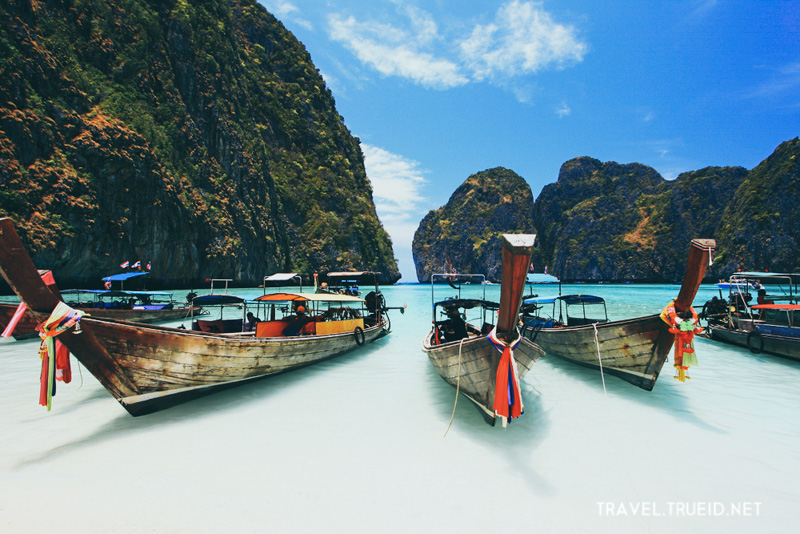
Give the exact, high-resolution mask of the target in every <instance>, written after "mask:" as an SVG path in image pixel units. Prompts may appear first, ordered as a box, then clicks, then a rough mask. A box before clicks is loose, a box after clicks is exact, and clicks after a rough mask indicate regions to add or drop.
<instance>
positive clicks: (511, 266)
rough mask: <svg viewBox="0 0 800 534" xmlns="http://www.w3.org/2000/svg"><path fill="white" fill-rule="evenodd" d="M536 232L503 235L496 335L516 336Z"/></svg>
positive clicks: (507, 340) (508, 337)
mask: <svg viewBox="0 0 800 534" xmlns="http://www.w3.org/2000/svg"><path fill="white" fill-rule="evenodd" d="M535 239H536V236H535V235H534V234H503V236H502V238H501V242H502V244H503V264H502V265H503V272H502V274H501V286H500V309H499V310H498V312H497V335H498V337H501V338H504V339H505V341H506V342H511V341H513V340H514V339H515V338H516V333H517V323H518V322H519V306H520V303H521V302H522V294H523V292H524V291H525V281H526V280H527V276H528V266H529V265H530V264H531V254H533V242H534V240H535Z"/></svg>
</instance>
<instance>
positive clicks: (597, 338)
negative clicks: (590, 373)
mask: <svg viewBox="0 0 800 534" xmlns="http://www.w3.org/2000/svg"><path fill="white" fill-rule="evenodd" d="M592 326H593V327H594V343H595V345H597V361H598V362H600V378H602V379H603V395H606V377H605V375H604V374H603V359H602V358H601V357H600V338H599V336H598V334H597V323H592Z"/></svg>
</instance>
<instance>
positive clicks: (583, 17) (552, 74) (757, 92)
mask: <svg viewBox="0 0 800 534" xmlns="http://www.w3.org/2000/svg"><path fill="white" fill-rule="evenodd" d="M259 1H260V2H261V4H263V5H264V6H265V7H266V8H267V10H268V11H270V12H271V13H272V14H273V15H275V16H276V17H277V18H278V19H279V20H280V21H281V22H283V24H284V25H285V26H286V28H287V29H289V30H290V31H291V32H292V33H293V34H294V35H295V36H296V37H297V38H298V39H299V40H300V41H301V42H302V43H303V44H304V45H305V46H306V48H307V50H308V51H309V53H310V54H311V59H312V61H313V62H314V64H315V65H316V67H317V68H318V69H319V70H320V72H321V73H322V75H323V77H324V79H325V81H326V83H327V85H328V87H329V88H330V89H331V91H332V93H333V96H334V98H335V99H336V108H337V110H338V111H339V113H340V114H341V115H342V117H344V122H345V124H346V125H347V127H348V128H349V129H350V131H351V132H352V134H353V135H355V136H357V137H359V138H360V140H361V144H362V149H363V151H364V155H365V164H366V169H367V174H368V176H369V178H370V180H371V182H372V186H373V191H374V199H375V204H376V207H377V210H378V215H379V216H380V218H381V221H382V223H383V225H384V227H385V228H386V229H387V231H388V232H389V234H390V235H391V237H392V241H393V245H394V250H395V256H396V257H397V258H398V260H399V267H400V271H401V273H402V274H403V279H402V280H401V282H416V276H415V274H414V266H413V261H412V256H411V240H412V238H413V234H414V230H416V228H417V226H418V225H419V222H420V221H421V220H422V217H424V216H425V214H426V213H427V212H428V211H429V210H431V209H436V208H438V207H440V206H442V205H443V204H445V203H446V202H447V200H448V199H449V197H450V195H451V194H452V193H453V191H454V190H455V189H456V188H457V187H458V186H459V185H460V184H461V183H463V182H464V180H465V179H466V178H467V177H468V176H469V175H471V174H474V173H476V172H480V171H482V170H485V169H489V168H493V167H498V166H502V167H506V168H509V169H511V170H513V171H515V172H516V173H517V174H519V175H520V176H522V177H523V178H525V179H526V180H527V182H528V183H529V184H530V185H531V188H532V190H533V194H534V196H538V194H539V193H540V192H541V189H542V187H544V186H545V185H547V184H549V183H553V182H555V181H556V180H557V179H558V171H559V169H560V167H561V165H562V164H563V163H564V162H566V161H568V160H569V159H572V158H574V157H578V156H590V157H593V158H597V159H599V160H601V161H616V162H618V163H632V162H637V163H642V164H644V165H649V166H651V167H653V168H655V169H656V170H657V171H658V172H659V173H661V175H662V176H664V178H667V179H674V178H675V177H677V176H678V175H679V174H680V173H682V172H686V171H692V170H698V169H701V168H703V167H708V166H728V165H740V166H743V167H746V168H748V169H750V168H753V167H754V166H756V165H757V164H758V163H759V162H761V161H762V160H763V159H764V158H766V157H767V156H769V154H771V153H772V151H773V150H774V149H775V147H777V146H778V145H779V144H780V143H781V142H783V141H786V140H788V139H792V138H794V137H796V136H798V135H800V7H798V4H797V2H796V0H792V1H778V0H758V1H757V0H747V1H745V0H741V1H726V0H674V1H670V2H662V1H648V0H638V1H636V0H630V1H628V0H605V1H597V0H572V1H567V0H545V1H541V2H530V1H524V0H510V1H494V2H492V1H486V0H484V1H470V0H465V1H455V0H426V1H422V0H368V1H364V0H328V1H326V0H259Z"/></svg>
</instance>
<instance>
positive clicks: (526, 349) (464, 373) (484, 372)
mask: <svg viewBox="0 0 800 534" xmlns="http://www.w3.org/2000/svg"><path fill="white" fill-rule="evenodd" d="M432 337H433V332H432V331H431V332H430V333H429V334H428V336H427V337H426V338H425V340H424V341H423V343H422V350H423V351H424V352H425V353H426V354H427V355H428V358H429V359H430V361H431V363H432V364H433V368H434V369H435V370H436V372H437V373H439V376H441V377H442V378H443V379H444V380H445V382H447V383H448V384H450V385H451V386H453V387H455V388H458V391H459V392H460V393H463V394H464V395H465V396H466V397H467V398H468V399H470V400H471V401H472V402H473V403H475V405H476V406H477V407H478V408H479V409H480V411H481V413H482V414H483V416H484V417H485V418H486V419H487V421H489V422H490V423H494V419H495V414H494V410H493V409H492V406H493V405H494V384H495V378H496V375H497V366H498V364H499V362H500V356H501V353H500V352H499V351H498V350H497V349H496V348H494V346H493V345H492V344H491V343H490V342H489V339H488V338H487V337H486V336H480V337H473V338H470V339H464V340H463V344H462V343H461V341H453V342H450V343H445V344H442V345H432V344H431V341H432ZM459 350H460V352H461V354H460V355H459ZM543 355H544V351H543V350H542V349H541V348H539V347H538V346H536V345H535V344H533V343H531V342H530V341H529V340H527V339H523V340H522V341H521V342H520V344H519V346H517V348H516V350H514V359H515V360H516V362H517V370H518V372H519V378H520V380H521V379H522V378H523V377H524V376H525V374H526V373H527V372H528V371H530V370H531V367H533V364H534V362H535V361H536V360H537V359H539V358H540V357H541V356H543Z"/></svg>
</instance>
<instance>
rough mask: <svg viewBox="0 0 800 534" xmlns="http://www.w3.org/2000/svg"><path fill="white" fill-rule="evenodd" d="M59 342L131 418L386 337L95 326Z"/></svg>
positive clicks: (377, 329) (378, 329) (378, 331)
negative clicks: (256, 334) (258, 334)
mask: <svg viewBox="0 0 800 534" xmlns="http://www.w3.org/2000/svg"><path fill="white" fill-rule="evenodd" d="M80 326H81V330H82V332H81V333H80V334H74V333H72V332H67V333H64V334H62V335H60V336H59V337H58V339H59V341H61V342H62V343H64V344H65V345H66V346H67V348H68V349H69V350H70V352H71V353H72V354H73V355H74V356H75V357H76V358H77V359H78V361H80V362H81V363H82V364H83V365H84V366H85V367H86V368H87V369H88V370H89V371H90V372H91V373H92V374H93V375H94V376H95V377H96V378H97V379H98V380H99V381H100V383H101V384H102V385H103V386H104V387H105V388H106V389H107V390H108V391H109V392H110V393H111V394H112V395H113V396H114V398H115V399H117V401H119V403H120V404H121V405H122V406H123V407H124V408H125V409H126V410H127V411H128V412H129V413H130V414H131V415H134V416H136V415H143V414H147V413H151V412H154V411H157V410H161V409H164V408H168V407H171V406H174V405H175V404H179V403H181V402H185V401H187V400H190V399H193V398H196V397H198V396H201V395H206V394H208V393H212V392H214V391H216V390H219V389H223V388H228V387H231V386H234V385H239V384H241V383H244V382H246V381H250V380H255V379H259V378H264V377H267V376H272V375H276V374H279V373H284V372H287V371H291V370H294V369H298V368H300V367H305V366H307V365H311V364H314V363H317V362H320V361H322V360H326V359H328V358H332V357H334V356H338V355H340V354H343V353H345V352H348V351H350V350H352V349H355V348H357V347H359V346H361V345H364V344H366V343H369V342H372V341H374V340H375V339H377V338H379V337H381V336H383V335H384V334H385V333H386V331H385V330H384V329H383V328H382V325H377V326H372V327H368V328H364V329H363V337H362V336H360V335H359V336H356V335H355V334H354V333H352V332H351V333H346V334H333V335H317V336H297V337H289V338H286V337H283V338H258V337H254V336H252V335H250V336H248V335H241V336H233V335H218V334H210V333H205V332H196V331H192V330H182V329H176V328H169V327H159V326H154V325H144V324H136V323H128V322H122V321H113V320H107V319H92V318H89V317H84V318H83V319H82V320H81V322H80Z"/></svg>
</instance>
